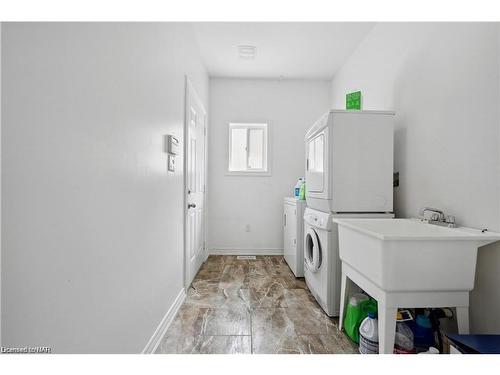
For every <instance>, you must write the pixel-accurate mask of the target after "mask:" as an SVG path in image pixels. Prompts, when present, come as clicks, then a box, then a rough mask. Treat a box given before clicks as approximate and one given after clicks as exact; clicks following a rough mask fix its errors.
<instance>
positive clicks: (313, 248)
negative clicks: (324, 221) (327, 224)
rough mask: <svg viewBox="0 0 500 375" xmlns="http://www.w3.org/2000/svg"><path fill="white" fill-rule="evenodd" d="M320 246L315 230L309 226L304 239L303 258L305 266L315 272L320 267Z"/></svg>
mask: <svg viewBox="0 0 500 375" xmlns="http://www.w3.org/2000/svg"><path fill="white" fill-rule="evenodd" d="M321 258H322V256H321V246H320V242H319V238H318V234H317V233H316V231H315V230H314V229H313V228H311V227H309V228H307V232H306V235H305V240H304V259H305V263H306V266H307V268H308V269H309V271H311V272H316V271H317V270H319V268H320V267H321Z"/></svg>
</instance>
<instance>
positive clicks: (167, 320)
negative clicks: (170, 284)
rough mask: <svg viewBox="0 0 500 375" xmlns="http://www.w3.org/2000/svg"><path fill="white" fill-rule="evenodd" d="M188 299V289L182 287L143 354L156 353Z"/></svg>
mask: <svg viewBox="0 0 500 375" xmlns="http://www.w3.org/2000/svg"><path fill="white" fill-rule="evenodd" d="M185 299H186V289H184V288H182V290H181V291H180V292H179V294H178V295H177V297H176V298H175V301H174V303H173V304H172V306H170V308H169V309H168V311H167V313H166V314H165V316H164V317H163V319H162V320H161V322H160V324H158V327H157V328H156V330H155V332H154V333H153V336H151V338H150V339H149V341H148V343H147V344H146V346H145V347H144V349H143V350H142V354H154V353H155V351H156V349H157V348H158V345H160V342H161V340H162V339H163V336H165V333H166V332H167V329H168V327H169V326H170V324H171V323H172V321H173V320H174V318H175V316H176V315H177V312H178V311H179V308H180V307H181V306H182V303H183V302H184V300H185Z"/></svg>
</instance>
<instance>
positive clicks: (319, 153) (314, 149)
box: [306, 130, 327, 193]
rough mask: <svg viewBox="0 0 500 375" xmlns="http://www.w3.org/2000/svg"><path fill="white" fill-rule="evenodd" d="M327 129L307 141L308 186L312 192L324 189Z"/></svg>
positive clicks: (308, 189) (319, 191)
mask: <svg viewBox="0 0 500 375" xmlns="http://www.w3.org/2000/svg"><path fill="white" fill-rule="evenodd" d="M326 135H327V132H326V130H325V131H324V132H321V133H320V134H318V135H316V136H315V137H314V138H312V139H310V140H308V142H307V162H306V184H307V185H306V188H307V191H309V192H311V193H321V192H323V190H324V178H325V163H324V157H325V147H326V139H325V138H326Z"/></svg>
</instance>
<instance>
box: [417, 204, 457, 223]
mask: <svg viewBox="0 0 500 375" xmlns="http://www.w3.org/2000/svg"><path fill="white" fill-rule="evenodd" d="M427 211H429V212H432V215H431V216H430V218H429V219H428V220H427V222H428V223H429V224H435V225H440V226H443V227H449V228H454V227H455V226H456V225H455V216H452V215H447V216H446V217H445V215H444V212H443V211H442V210H438V209H437V208H432V207H424V208H422V209H420V216H421V217H422V219H424V220H425V213H426V212H427Z"/></svg>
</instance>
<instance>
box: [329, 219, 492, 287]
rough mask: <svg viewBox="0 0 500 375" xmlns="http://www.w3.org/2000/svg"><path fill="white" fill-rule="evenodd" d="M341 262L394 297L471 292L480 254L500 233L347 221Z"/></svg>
mask: <svg viewBox="0 0 500 375" xmlns="http://www.w3.org/2000/svg"><path fill="white" fill-rule="evenodd" d="M333 221H334V222H336V223H337V224H338V225H339V256H340V259H341V261H342V262H343V263H346V264H348V265H349V266H350V267H352V268H353V269H354V270H356V271H357V272H359V273H360V274H361V275H363V276H364V277H366V278H367V279H369V280H370V281H371V282H373V283H374V284H375V285H377V286H378V287H379V288H381V289H383V290H385V291H390V292H398V291H470V290H472V289H473V288H474V277H475V270H476V258H477V248H478V247H480V246H483V245H486V244H488V243H491V242H495V241H498V240H500V233H495V232H488V231H487V232H484V233H482V232H481V230H476V229H472V228H447V227H441V226H437V225H432V224H428V223H426V222H422V221H420V220H418V219H341V218H334V219H333Z"/></svg>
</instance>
